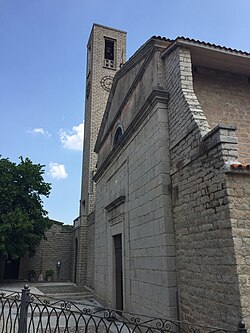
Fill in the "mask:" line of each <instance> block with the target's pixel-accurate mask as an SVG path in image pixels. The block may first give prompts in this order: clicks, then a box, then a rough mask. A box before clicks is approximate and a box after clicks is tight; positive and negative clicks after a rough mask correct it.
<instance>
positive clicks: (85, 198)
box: [80, 24, 126, 216]
mask: <svg viewBox="0 0 250 333" xmlns="http://www.w3.org/2000/svg"><path fill="white" fill-rule="evenodd" d="M125 61H126V32H124V31H120V30H117V29H113V28H109V27H105V26H102V25H99V24H94V25H93V27H92V31H91V34H90V37H89V41H88V44H87V69H86V97H85V117H84V145H83V164H82V185H81V200H80V216H86V215H89V214H90V213H91V212H93V210H94V205H95V184H94V183H93V180H92V178H93V176H94V173H95V168H96V162H97V154H96V153H95V152H94V146H95V143H96V139H97V135H98V132H99V128H100V125H101V121H102V116H103V113H104V110H105V107H106V103H107V99H108V96H109V92H110V90H111V86H112V81H113V77H114V75H115V73H116V72H117V71H118V70H119V68H120V67H121V66H122V65H123V63H125Z"/></svg>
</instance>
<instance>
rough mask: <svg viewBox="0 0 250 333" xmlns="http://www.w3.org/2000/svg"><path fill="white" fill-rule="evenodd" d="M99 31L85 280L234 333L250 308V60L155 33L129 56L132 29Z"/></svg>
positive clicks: (99, 289) (101, 292) (127, 303)
mask: <svg viewBox="0 0 250 333" xmlns="http://www.w3.org/2000/svg"><path fill="white" fill-rule="evenodd" d="M105 29H106V30H105ZM95 30H96V31H98V33H99V37H100V40H102V43H99V44H97V45H95V47H96V48H97V50H96V51H94V50H93V53H92V54H91V52H90V51H88V52H90V53H89V56H91V57H92V58H91V59H92V60H93V61H94V54H95V52H96V53H98V54H99V57H100V63H99V66H100V67H101V71H103V70H104V71H107V72H105V73H104V72H102V73H101V77H100V76H98V75H97V76H96V79H97V81H96V84H94V83H92V84H91V83H90V86H89V85H88V84H89V83H88V82H87V85H86V86H87V92H86V105H87V106H86V108H85V110H86V111H85V112H86V113H85V119H86V123H85V126H86V128H85V139H84V140H85V141H84V162H83V166H84V165H85V163H86V161H85V154H86V155H87V156H88V154H90V155H91V154H93V155H94V156H95V158H96V159H95V160H94V161H95V162H94V163H96V162H97V164H95V165H94V164H93V165H92V167H93V168H92V169H91V172H90V171H88V169H87V168H86V167H84V168H83V188H82V191H83V195H82V199H81V205H82V206H83V207H84V206H85V207H84V209H85V211H83V210H82V213H81V214H80V215H81V216H80V217H79V219H82V220H81V223H83V224H84V226H85V229H84V230H85V233H84V235H85V242H84V243H83V244H84V246H85V249H84V251H85V265H86V266H85V272H86V274H85V277H84V283H85V284H86V285H88V286H89V287H91V288H92V289H93V291H94V293H95V295H96V297H97V298H98V299H99V300H100V301H101V302H102V303H104V304H105V305H108V306H110V307H113V308H117V309H120V310H124V311H130V312H136V313H143V314H146V315H151V316H164V317H168V318H174V319H181V320H188V321H191V322H196V323H201V324H206V325H213V326H222V327H227V328H229V327H231V328H232V327H234V326H235V322H236V321H237V319H238V318H241V317H246V318H248V319H249V307H250V301H249V299H250V280H249V279H250V278H249V277H250V261H249V258H250V247H249V244H250V177H249V176H250V166H249V164H250V144H249V139H250V85H249V77H250V55H249V53H245V52H242V51H237V50H232V49H229V48H226V47H222V46H216V45H212V44H209V43H205V42H200V41H195V40H190V39H188V38H177V39H175V40H169V39H167V38H161V37H156V36H154V37H152V38H150V39H149V40H148V41H147V42H146V43H145V44H144V45H142V47H140V48H139V50H138V51H137V52H136V53H135V54H134V55H133V56H132V57H131V58H130V59H129V60H128V61H127V62H125V63H124V61H123V60H125V57H123V58H122V57H121V54H123V55H125V51H126V50H125V33H123V32H119V31H116V30H114V29H110V28H107V27H102V26H99V25H94V26H93V29H92V36H93V31H95ZM110 34H111V35H112V34H113V35H112V36H111V37H110ZM114 34H115V36H114ZM107 39H109V40H112V41H113V44H112V45H111V44H109V45H108V44H107V43H106V40H107ZM92 41H93V39H92ZM92 45H93V44H92ZM110 45H111V49H112V50H111V53H112V52H113V58H112V59H108V60H112V61H114V60H115V61H116V64H115V65H114V68H113V69H112V71H113V73H114V74H115V75H111V74H110V72H109V71H110V70H111V69H110V68H107V63H106V64H105V61H106V60H105V59H106V57H107V48H108V47H109V46H110ZM88 50H89V49H88ZM119 52H120V53H119ZM111 57H112V56H111ZM118 59H122V61H121V62H120V63H119V66H117V65H118V62H117V61H118ZM88 61H89V60H88ZM92 66H95V64H94V63H93V62H92ZM92 72H93V75H95V74H94V70H92ZM87 75H88V73H87ZM87 81H88V76H87ZM94 86H98V89H99V90H98V91H99V93H98V96H99V97H100V98H103V99H102V102H100V101H99V103H100V104H99V107H97V109H98V110H99V111H101V114H100V116H98V121H95V120H94V123H95V126H96V127H95V131H94V132H95V136H94V137H91V133H92V132H91V129H90V128H88V127H89V125H88V123H89V122H88V117H90V114H91V117H93V119H94V117H95V113H96V111H94V109H93V108H92V109H91V107H88V103H90V101H89V100H88V98H89V97H88V92H89V91H91V89H94ZM89 87H90V88H89ZM106 92H107V93H106ZM101 94H103V96H104V95H105V97H101ZM93 98H94V96H93V95H92V99H91V103H94V101H93ZM101 106H103V109H102V108H101ZM104 106H105V107H104ZM90 127H91V126H90ZM99 127H100V128H99ZM88 130H89V131H88ZM98 130H99V132H98ZM97 132H98V135H97ZM90 143H91V144H92V146H91V147H90V146H88V145H89V144H90ZM94 144H95V147H94ZM86 147H90V148H86ZM86 149H89V151H90V153H88V152H86ZM93 150H94V151H93ZM95 154H96V155H95ZM97 156H98V159H97ZM88 159H89V158H88V157H87V162H88ZM88 163H89V162H88ZM88 177H89V178H88ZM86 178H88V182H89V183H90V182H92V181H93V182H94V184H95V185H92V189H93V191H90V190H89V183H88V185H87V186H86V181H85V185H84V179H86ZM86 198H87V199H86ZM91 200H92V201H91ZM90 201H91V204H90ZM86 202H89V203H88V204H87V209H86ZM89 207H91V209H92V210H91V211H90V210H89V209H90V208H89ZM79 219H78V221H79ZM84 221H85V222H84Z"/></svg>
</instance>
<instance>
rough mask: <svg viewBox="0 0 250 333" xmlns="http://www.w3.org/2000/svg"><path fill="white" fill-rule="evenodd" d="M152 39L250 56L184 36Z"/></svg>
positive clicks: (154, 37) (249, 54) (243, 52)
mask: <svg viewBox="0 0 250 333" xmlns="http://www.w3.org/2000/svg"><path fill="white" fill-rule="evenodd" d="M151 38H152V39H158V40H162V41H168V42H172V44H173V43H175V42H181V41H183V42H188V43H189V44H196V45H202V46H206V47H209V48H213V49H217V50H222V51H227V52H228V51H229V52H232V53H236V54H242V55H247V56H250V52H246V51H242V50H237V49H232V48H231V47H226V46H221V45H218V44H213V43H209V42H205V41H200V40H198V39H193V38H187V37H183V36H178V37H177V38H176V39H169V38H166V37H161V36H152V37H151Z"/></svg>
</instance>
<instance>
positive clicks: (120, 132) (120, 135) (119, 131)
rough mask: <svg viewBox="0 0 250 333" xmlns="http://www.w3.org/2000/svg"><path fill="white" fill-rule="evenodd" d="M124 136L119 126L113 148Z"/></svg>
mask: <svg viewBox="0 0 250 333" xmlns="http://www.w3.org/2000/svg"><path fill="white" fill-rule="evenodd" d="M122 134H123V133H122V128H121V127H120V126H119V127H118V128H117V130H116V132H115V136H114V142H113V147H114V146H115V145H116V144H117V143H118V142H119V141H120V139H121V137H122Z"/></svg>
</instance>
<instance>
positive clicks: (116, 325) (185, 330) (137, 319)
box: [0, 285, 247, 333]
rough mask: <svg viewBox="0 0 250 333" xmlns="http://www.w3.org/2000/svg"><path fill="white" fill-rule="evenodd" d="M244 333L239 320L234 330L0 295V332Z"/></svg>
mask: <svg viewBox="0 0 250 333" xmlns="http://www.w3.org/2000/svg"><path fill="white" fill-rule="evenodd" d="M73 332H74V333H215V332H216V333H217V332H218V333H232V332H234V333H247V329H246V327H245V324H244V322H243V321H240V322H239V324H238V327H237V328H236V329H235V330H234V331H226V330H224V329H221V328H218V327H206V326H198V325H193V324H190V323H186V322H178V321H173V320H170V319H163V318H152V317H146V316H143V315H136V316H135V315H134V314H130V313H126V312H121V311H117V310H113V309H107V308H102V307H96V306H89V305H88V306H86V305H85V304H81V303H75V302H68V301H64V300H55V299H52V298H51V299H48V298H45V297H43V296H40V295H36V294H32V293H30V290H29V287H28V286H27V285H26V286H25V287H24V289H23V290H22V293H18V292H8V291H4V292H1V293H0V333H73Z"/></svg>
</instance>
